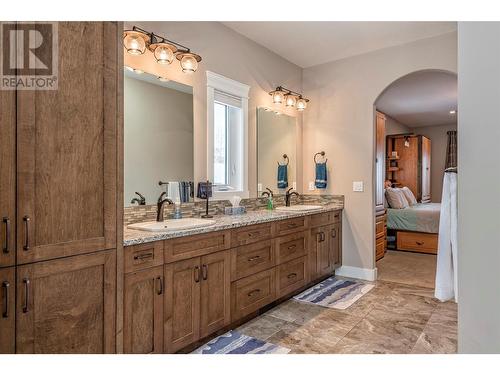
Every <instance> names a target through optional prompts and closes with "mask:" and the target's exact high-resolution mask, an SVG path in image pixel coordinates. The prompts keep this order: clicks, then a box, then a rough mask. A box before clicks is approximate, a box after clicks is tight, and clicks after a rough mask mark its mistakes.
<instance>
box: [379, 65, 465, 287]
mask: <svg viewBox="0 0 500 375" xmlns="http://www.w3.org/2000/svg"><path fill="white" fill-rule="evenodd" d="M456 132H457V76H456V74H455V73H451V72H447V71H441V70H424V71H418V72H414V73H411V74H408V75H406V76H404V77H401V78H399V79H397V80H396V81H394V82H393V83H392V84H391V85H389V86H388V87H387V88H386V89H385V90H384V92H383V93H382V94H380V96H379V97H378V98H377V100H376V102H375V134H376V147H375V153H376V155H375V174H374V185H375V236H376V238H375V249H374V251H375V259H376V267H377V270H378V279H379V280H381V281H390V282H396V283H401V284H407V285H413V286H418V287H424V288H429V289H434V287H435V278H436V262H437V249H438V241H439V223H440V210H441V199H442V193H443V180H444V176H445V170H446V169H447V168H449V167H450V166H455V167H456ZM453 158H454V159H453Z"/></svg>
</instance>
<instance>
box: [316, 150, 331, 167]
mask: <svg viewBox="0 0 500 375" xmlns="http://www.w3.org/2000/svg"><path fill="white" fill-rule="evenodd" d="M318 155H321V156H325V151H320V152H317V153H315V154H314V162H315V163H316V164H318V161H317V160H316V156H318ZM327 161H328V159H325V163H326V162H327Z"/></svg>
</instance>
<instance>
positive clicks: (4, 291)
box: [0, 267, 16, 354]
mask: <svg viewBox="0 0 500 375" xmlns="http://www.w3.org/2000/svg"><path fill="white" fill-rule="evenodd" d="M0 298H1V300H0V301H1V312H0V353H2V354H13V353H15V350H16V332H15V328H16V306H15V303H16V269H15V267H7V268H0Z"/></svg>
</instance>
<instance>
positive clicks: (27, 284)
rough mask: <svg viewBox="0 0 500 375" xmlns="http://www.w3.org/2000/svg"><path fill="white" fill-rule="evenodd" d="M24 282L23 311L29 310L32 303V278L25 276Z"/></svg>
mask: <svg viewBox="0 0 500 375" xmlns="http://www.w3.org/2000/svg"><path fill="white" fill-rule="evenodd" d="M23 284H24V306H23V313H25V314H26V313H27V312H29V305H30V279H28V278H26V277H25V278H24V279H23Z"/></svg>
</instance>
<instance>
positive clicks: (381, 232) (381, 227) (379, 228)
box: [375, 215, 385, 238]
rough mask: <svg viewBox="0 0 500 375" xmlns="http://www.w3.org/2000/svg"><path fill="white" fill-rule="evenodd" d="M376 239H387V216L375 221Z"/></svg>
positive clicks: (379, 217)
mask: <svg viewBox="0 0 500 375" xmlns="http://www.w3.org/2000/svg"><path fill="white" fill-rule="evenodd" d="M375 237H376V238H379V237H385V215H382V216H377V218H376V219H375Z"/></svg>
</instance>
